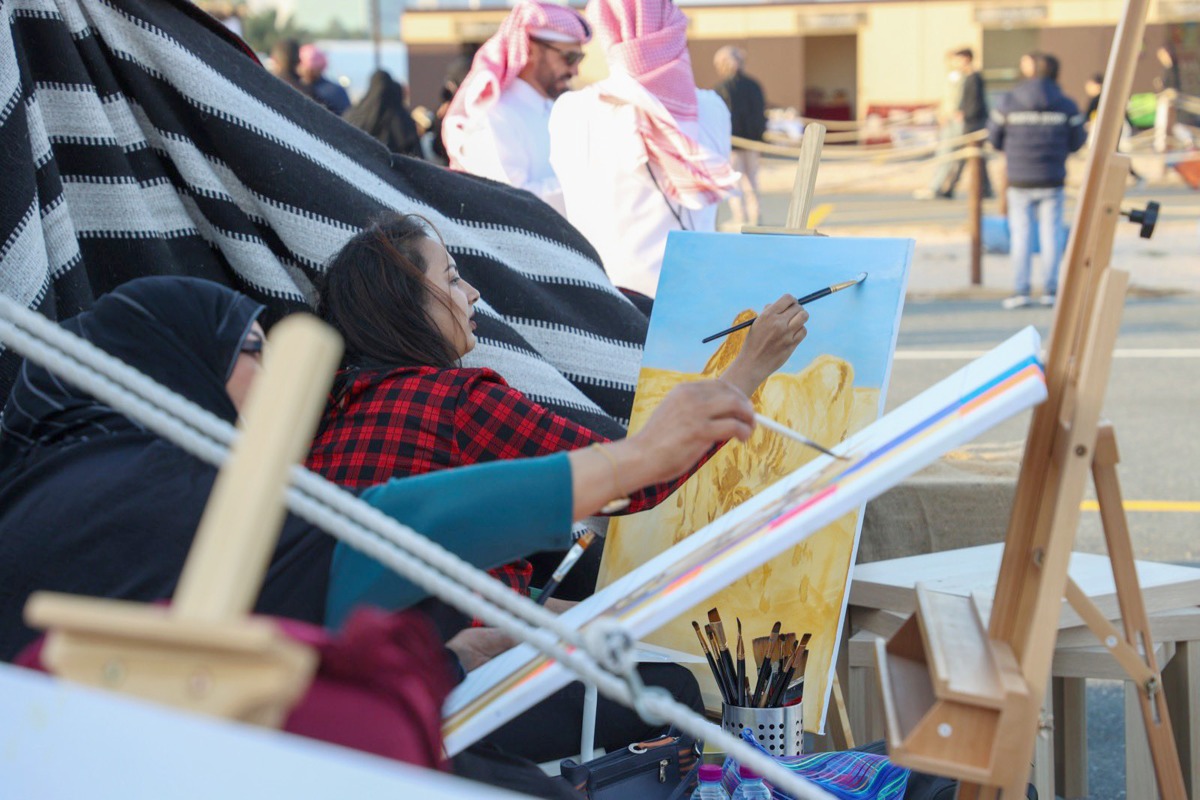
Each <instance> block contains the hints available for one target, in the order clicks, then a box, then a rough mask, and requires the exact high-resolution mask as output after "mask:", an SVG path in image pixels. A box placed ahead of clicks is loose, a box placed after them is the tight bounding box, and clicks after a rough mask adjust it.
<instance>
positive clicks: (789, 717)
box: [721, 702, 804, 756]
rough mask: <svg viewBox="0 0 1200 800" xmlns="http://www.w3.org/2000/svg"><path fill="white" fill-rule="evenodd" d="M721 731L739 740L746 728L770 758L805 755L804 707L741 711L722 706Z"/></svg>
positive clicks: (739, 708)
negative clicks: (771, 756) (723, 730)
mask: <svg viewBox="0 0 1200 800" xmlns="http://www.w3.org/2000/svg"><path fill="white" fill-rule="evenodd" d="M721 727H722V728H723V729H725V731H726V732H727V733H731V734H733V735H734V736H737V737H739V738H740V737H741V735H742V729H743V728H748V729H749V730H750V731H751V733H753V734H754V736H755V738H757V739H758V743H759V744H761V745H762V746H763V747H764V748H765V749H766V751H767V752H768V753H770V754H771V755H773V756H798V755H801V754H802V753H803V752H804V703H803V702H799V703H796V704H795V705H791V706H784V707H783V708H744V707H742V706H731V705H725V706H722V709H721Z"/></svg>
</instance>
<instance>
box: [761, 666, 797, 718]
mask: <svg viewBox="0 0 1200 800" xmlns="http://www.w3.org/2000/svg"><path fill="white" fill-rule="evenodd" d="M795 672H796V668H795V667H793V668H791V669H789V670H788V671H787V672H785V673H783V680H781V681H780V682H779V685H778V686H776V687H775V696H774V697H772V698H771V699H770V701H768V703H767V706H768V707H770V708H778V707H779V706H781V705H783V695H784V694H785V693H786V692H787V688H788V684H790V683H791V682H792V675H794V674H795Z"/></svg>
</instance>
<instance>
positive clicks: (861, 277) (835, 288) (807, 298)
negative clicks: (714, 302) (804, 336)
mask: <svg viewBox="0 0 1200 800" xmlns="http://www.w3.org/2000/svg"><path fill="white" fill-rule="evenodd" d="M866 279H867V273H865V272H860V273H858V276H857V277H855V278H854V280H850V281H842V282H841V283H835V284H833V285H832V286H826V287H825V288H823V289H817V290H816V291H815V292H812V293H811V294H806V295H804V297H801V298H800V299H799V300H795V299H794V298H792V299H793V300H794V302H795V303H796V305H798V306H803V305H807V304H808V303H811V302H812V301H814V300H820V299H821V298H822V297H828V296H829V295H831V294H833V293H834V292H840V291H841V290H842V289H849V288H850V287H851V286H857V285H858V284H860V283H862V282H863V281H865V280H866ZM784 297H789V298H790V297H791V295H784ZM777 302H778V301H777ZM767 308H771V306H767ZM755 321H756V320H753V319H748V320H746V321H745V322H740V323H738V324H737V325H734V326H733V327H732V328H726V329H725V330H723V331H717V332H716V333H714V334H713V335H712V336H706V337H704V338H703V339H701V340H700V343H701V344H708V343H709V342H711V341H713V340H714V339H720V338H721V337H722V336H728V335H729V334H731V333H733V332H734V331H740V330H741V329H742V328H746V327H749V326H751V325H753V324H754V323H755ZM797 344H799V343H798V342H797Z"/></svg>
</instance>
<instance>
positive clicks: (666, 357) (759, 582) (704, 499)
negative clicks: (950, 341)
mask: <svg viewBox="0 0 1200 800" xmlns="http://www.w3.org/2000/svg"><path fill="white" fill-rule="evenodd" d="M911 260H912V241H911V240H909V239H882V238H881V239H857V238H855V239H851V238H844V239H835V238H826V237H819V236H763V235H742V236H729V235H727V234H708V233H687V232H672V233H671V235H670V237H669V238H668V240H667V249H666V256H665V258H664V261H663V270H662V276H661V278H660V280H659V286H658V294H657V296H656V298H655V303H654V312H653V315H652V316H651V319H650V330H649V333H648V335H647V339H646V347H645V352H644V355H643V360H642V369H641V373H640V375H639V378H638V388H637V394H636V396H635V399H634V408H633V415H632V420H631V425H630V432H631V433H633V432H636V431H637V430H638V429H639V428H640V427H641V426H642V425H643V424H644V423H645V421H646V420H647V419H648V418H649V417H650V415H651V413H652V412H653V411H654V409H655V408H656V407H657V405H658V403H659V402H660V401H661V400H662V398H663V397H664V396H665V395H666V394H667V393H668V392H669V391H670V389H671V388H672V387H674V386H676V385H678V384H680V383H683V382H687V381H694V380H701V379H706V378H715V377H718V376H719V375H720V374H721V372H722V371H723V370H724V369H725V368H726V367H728V365H729V364H730V363H731V362H732V361H733V359H734V357H735V356H736V355H737V353H738V352H739V350H740V349H741V347H742V344H743V342H744V341H745V338H746V335H747V333H746V331H745V330H742V331H737V332H735V333H732V334H730V335H729V336H727V337H723V338H721V339H718V340H717V341H714V342H711V343H708V344H704V343H702V339H704V338H705V337H706V336H708V335H710V334H712V333H714V332H716V331H718V330H722V329H724V328H726V327H729V326H730V325H733V324H735V323H738V322H742V321H743V320H746V319H749V318H751V317H753V315H754V314H755V313H757V312H758V311H759V310H760V309H761V308H762V307H763V306H765V305H767V304H768V303H770V302H773V301H774V300H776V299H777V298H778V297H779V296H780V295H781V294H783V293H784V292H790V293H791V294H793V295H795V296H801V295H803V294H807V293H808V292H810V291H814V290H816V289H819V288H821V287H825V286H831V285H834V284H837V283H842V282H844V281H848V280H852V279H854V278H855V277H856V276H857V275H858V274H859V273H860V272H862V271H866V272H867V278H866V279H865V280H864V281H862V282H861V283H860V284H858V285H855V286H853V287H851V288H848V289H846V290H844V291H841V292H838V293H835V294H831V295H829V296H828V297H825V298H822V299H820V300H817V301H815V302H813V303H811V304H809V305H808V306H807V309H808V311H809V314H810V319H809V322H808V325H807V328H808V335H807V337H806V338H805V340H804V341H803V342H801V344H800V346H799V347H798V348H797V349H796V352H795V353H794V354H793V355H792V357H791V358H790V359H789V360H788V362H787V363H786V364H784V366H783V367H781V368H780V369H779V370H777V371H776V372H775V374H773V375H771V376H770V377H769V378H767V379H766V381H765V382H764V383H763V385H762V386H761V387H760V388H759V390H758V391H757V392H755V393H754V395H753V396H752V398H751V400H752V401H753V402H754V405H755V410H756V411H757V412H758V413H760V414H763V415H765V416H767V417H769V418H770V419H773V420H775V421H777V422H779V423H782V424H783V425H785V426H787V427H789V428H792V429H794V430H797V431H799V432H801V433H803V434H804V435H805V436H807V437H809V438H811V439H813V440H815V441H816V442H818V443H819V444H821V445H824V446H826V447H829V446H832V445H835V444H837V443H838V442H840V441H842V440H844V439H845V438H847V437H848V436H851V435H853V434H855V433H857V432H858V431H860V430H862V429H863V428H864V427H866V426H867V425H868V424H870V423H871V422H873V421H875V420H876V419H877V418H878V417H879V416H880V415H881V414H882V413H883V405H884V398H885V394H886V391H887V383H888V377H889V374H890V370H891V363H892V354H893V352H894V350H895V344H896V338H897V335H898V331H899V323H900V314H901V311H902V309H903V305H904V293H905V285H906V282H907V277H908V270H909V266H910V263H911ZM818 455H819V453H818V452H817V451H816V450H813V449H811V448H808V447H805V446H804V445H802V444H800V443H798V442H795V441H793V440H790V439H785V438H783V437H781V436H779V435H778V434H775V433H773V432H771V431H770V430H767V429H766V428H765V427H761V428H760V429H759V430H757V431H755V433H754V435H753V436H752V437H751V439H750V441H748V442H746V443H745V444H743V443H741V442H730V443H728V444H726V445H725V446H724V447H722V448H721V449H720V450H719V451H718V452H717V453H716V454H714V455H713V456H712V457H711V458H710V460H709V461H708V463H706V464H705V465H704V466H703V467H701V468H700V470H698V471H697V473H696V474H695V475H693V476H692V477H691V478H690V479H689V480H688V481H687V482H686V483H685V484H684V485H683V486H682V487H681V488H680V489H678V490H677V491H676V492H675V494H674V495H672V497H670V498H669V499H668V500H667V501H666V502H664V503H662V504H660V505H659V506H657V507H656V508H653V509H650V510H647V511H643V512H641V513H638V514H633V515H630V516H627V517H618V518H614V519H613V520H611V522H610V524H609V532H608V538H607V541H606V543H605V549H604V561H603V564H602V567H601V571H600V579H599V584H600V586H606V585H608V584H610V583H612V582H613V581H615V580H616V579H617V578H620V577H621V576H623V575H626V574H628V573H630V572H632V571H633V570H634V569H635V568H636V567H638V566H639V565H641V564H644V563H645V562H647V561H649V560H650V559H651V558H653V557H654V556H656V555H658V554H659V553H661V552H663V551H665V550H667V549H669V548H670V547H672V546H673V545H675V544H677V543H678V542H680V541H683V540H684V539H686V538H687V537H688V536H690V535H691V534H692V533H694V532H695V531H697V530H699V529H700V528H702V527H704V526H705V525H707V524H708V523H710V522H712V521H713V520H715V519H717V518H719V517H721V516H723V515H724V514H726V513H728V512H729V511H731V510H733V509H734V508H736V507H737V506H738V505H740V504H741V503H742V502H744V501H745V500H746V499H748V498H750V497H752V496H754V495H756V494H758V493H759V492H760V491H762V490H763V489H765V488H766V487H768V486H770V485H771V484H773V483H774V482H776V481H777V480H779V479H780V478H781V477H782V476H784V475H787V474H789V473H791V472H793V471H794V470H796V469H798V468H800V467H801V466H803V465H804V464H806V463H808V462H810V461H812V460H813V459H814V458H816V457H817V456H818ZM861 521H862V520H861V513H860V509H854V510H851V511H850V513H848V514H846V515H844V516H843V517H841V518H839V519H838V520H836V521H835V522H833V523H832V524H830V525H828V526H827V527H825V528H824V529H823V530H821V531H819V532H818V533H816V534H815V535H814V536H812V537H809V538H808V539H806V540H805V541H804V542H803V543H802V544H799V545H797V546H796V547H795V548H792V549H790V550H789V551H787V552H785V553H783V554H781V555H780V556H778V557H776V558H775V559H773V560H771V561H770V562H768V563H766V564H764V565H762V566H761V567H759V568H757V569H755V570H753V571H752V572H750V573H748V574H747V575H745V576H743V577H742V578H739V579H738V580H737V581H735V582H734V583H732V584H731V585H729V586H727V587H724V588H722V589H720V591H718V592H717V593H716V594H714V595H713V596H712V597H710V598H706V599H704V600H703V601H702V604H701V605H698V606H695V607H692V608H689V609H686V610H685V609H680V614H679V616H678V617H677V618H676V619H674V620H672V621H671V622H669V623H668V624H666V625H664V626H663V627H661V628H660V629H659V630H658V631H656V632H655V633H654V634H653V635H652V636H651V637H650V641H651V642H653V643H655V644H659V645H662V646H666V647H670V648H673V649H677V650H685V651H690V650H694V649H695V634H694V632H693V629H692V627H691V620H693V619H695V620H704V619H706V613H707V609H708V608H711V607H713V606H715V607H717V608H718V609H720V612H721V614H722V617H723V618H724V619H725V620H727V622H726V625H727V626H729V625H731V624H732V623H733V619H734V618H735V617H736V618H739V619H740V620H741V622H742V628H743V630H745V631H747V638H748V639H749V638H752V637H754V636H765V635H766V634H767V633H768V632H769V631H770V630H771V626H772V624H773V623H774V622H775V621H776V620H780V621H782V622H783V630H784V631H795V632H796V633H797V635H799V634H801V633H804V632H810V633H812V638H811V640H810V641H809V644H808V648H809V653H810V655H809V661H808V669H807V672H806V679H805V693H804V702H805V709H804V720H805V726H806V727H807V728H808V729H809V730H812V731H819V730H820V729H821V728H822V727H823V725H824V716H825V700H826V697H827V694H828V689H829V687H830V679H831V675H832V670H833V666H834V661H835V659H836V655H837V644H838V641H839V639H840V637H839V635H838V634H839V631H840V628H841V622H842V615H843V613H844V610H845V600H846V592H847V591H848V586H849V572H850V567H851V565H852V564H853V563H854V556H855V551H856V547H857V542H858V534H859V531H860V529H861ZM705 666H706V665H704V664H698V665H696V666H695V667H694V668H693V670H694V672H695V673H696V676H697V678H698V679H699V680H700V681H701V687H702V688H703V690H704V692H705V700H706V704H707V705H709V706H710V707H711V708H719V707H720V699H719V698H720V696H719V694H718V692H717V690H716V687H715V684H714V683H713V681H712V676H711V673H708V672H706V671H705Z"/></svg>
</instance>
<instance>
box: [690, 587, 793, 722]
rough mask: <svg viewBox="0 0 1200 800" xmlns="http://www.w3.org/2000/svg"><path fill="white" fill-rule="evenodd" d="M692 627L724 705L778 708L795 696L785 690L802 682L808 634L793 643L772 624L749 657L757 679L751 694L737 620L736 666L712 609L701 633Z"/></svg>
mask: <svg viewBox="0 0 1200 800" xmlns="http://www.w3.org/2000/svg"><path fill="white" fill-rule="evenodd" d="M692 627H693V628H694V629H695V631H696V638H697V639H699V640H700V648H701V649H702V650H703V651H704V656H705V658H707V659H708V667H709V669H711V670H712V673H713V677H714V678H715V679H716V681H717V687H718V688H719V689H720V691H721V699H723V700H724V701H725V704H726V705H731V706H740V707H742V708H778V707H780V706H782V705H783V704H784V702H785V700H787V701H790V700H792V699H793V696H794V695H795V694H796V692H794V691H793V692H789V688H791V687H794V686H797V685H800V684H802V683H803V681H804V668H805V666H806V665H807V664H808V648H807V647H806V645H807V644H808V640H809V638H811V636H812V634H810V633H806V634H804V635H803V636H801V637H800V639H799V641H797V639H796V634H794V633H780V632H779V631H780V628H781V627H782V623H779V622H776V623H775V625H774V627H772V628H771V635H770V636H760V637H758V638H757V639H755V640H754V641H753V643H752V644H753V653H752V656H753V658H754V664H755V666H757V668H758V677H757V678H756V680H755V683H754V689H753V691H752V690H751V688H750V680H749V677H748V676H747V674H746V647H745V644H744V643H743V640H742V621H741V619H738V620H737V646H736V648H735V650H736V653H737V665H736V666H735V665H734V657H733V655H732V654H731V653H730V650H729V641H728V640H727V639H726V638H725V626H724V624H723V623H722V622H721V615H720V613H718V611H717V610H716V609H715V608H714V609H712V610H710V611H709V612H708V624H707V625H705V626H704V630H703V631H701V629H700V623H698V622H695V621H693V622H692Z"/></svg>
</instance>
